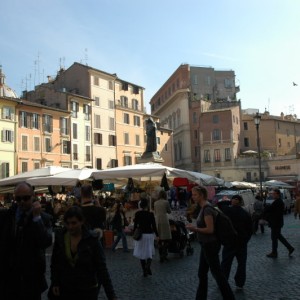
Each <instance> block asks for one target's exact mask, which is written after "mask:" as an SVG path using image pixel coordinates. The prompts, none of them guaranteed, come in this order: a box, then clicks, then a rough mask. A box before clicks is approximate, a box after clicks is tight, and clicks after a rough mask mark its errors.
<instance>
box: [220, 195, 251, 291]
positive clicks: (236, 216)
mask: <svg viewBox="0 0 300 300" xmlns="http://www.w3.org/2000/svg"><path fill="white" fill-rule="evenodd" d="M242 203H243V198H242V197H241V196H240V195H235V196H233V197H232V199H231V206H230V207H229V206H228V207H226V208H224V210H223V212H224V213H225V214H226V215H227V216H228V217H229V218H230V220H231V222H232V225H233V227H234V228H235V230H236V232H237V234H238V236H237V241H236V243H235V244H233V245H225V246H224V247H223V252H222V263H221V269H222V271H223V273H224V275H225V277H226V278H227V280H228V278H229V275H230V270H231V266H232V262H233V259H234V258H235V257H236V259H237V269H236V273H235V276H234V281H235V284H236V288H237V289H242V288H243V286H244V284H245V282H246V263H247V245H248V242H249V240H250V238H251V235H252V219H251V216H250V214H249V213H248V212H247V211H246V210H244V209H243V208H242V207H241V205H242Z"/></svg>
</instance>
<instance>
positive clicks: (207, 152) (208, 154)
mask: <svg viewBox="0 0 300 300" xmlns="http://www.w3.org/2000/svg"><path fill="white" fill-rule="evenodd" d="M204 162H210V151H209V150H204Z"/></svg>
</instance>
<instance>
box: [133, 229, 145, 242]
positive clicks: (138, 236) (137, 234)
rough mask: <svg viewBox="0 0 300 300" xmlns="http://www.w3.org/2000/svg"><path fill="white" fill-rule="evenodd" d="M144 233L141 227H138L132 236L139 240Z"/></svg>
mask: <svg viewBox="0 0 300 300" xmlns="http://www.w3.org/2000/svg"><path fill="white" fill-rule="evenodd" d="M142 234H143V232H142V230H141V228H139V227H137V228H136V229H135V230H134V232H133V235H132V238H133V239H134V240H135V241H138V240H140V239H141V237H142Z"/></svg>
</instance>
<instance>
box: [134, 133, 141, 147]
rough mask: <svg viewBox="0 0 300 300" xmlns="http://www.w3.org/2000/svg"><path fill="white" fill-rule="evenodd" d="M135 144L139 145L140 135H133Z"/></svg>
mask: <svg viewBox="0 0 300 300" xmlns="http://www.w3.org/2000/svg"><path fill="white" fill-rule="evenodd" d="M135 145H136V146H140V136H139V135H138V134H136V135H135Z"/></svg>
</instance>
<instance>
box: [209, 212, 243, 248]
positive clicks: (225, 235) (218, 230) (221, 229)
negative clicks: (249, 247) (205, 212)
mask: <svg viewBox="0 0 300 300" xmlns="http://www.w3.org/2000/svg"><path fill="white" fill-rule="evenodd" d="M212 208H213V209H214V210H215V211H216V217H215V220H214V227H215V235H216V236H217V239H218V240H219V241H220V243H221V244H222V245H223V246H232V245H234V244H235V243H236V241H237V236H238V234H237V232H236V230H235V228H234V227H233V225H232V222H231V220H230V218H229V217H228V216H227V215H225V214H224V213H223V212H222V211H221V210H220V209H218V208H217V207H212Z"/></svg>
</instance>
